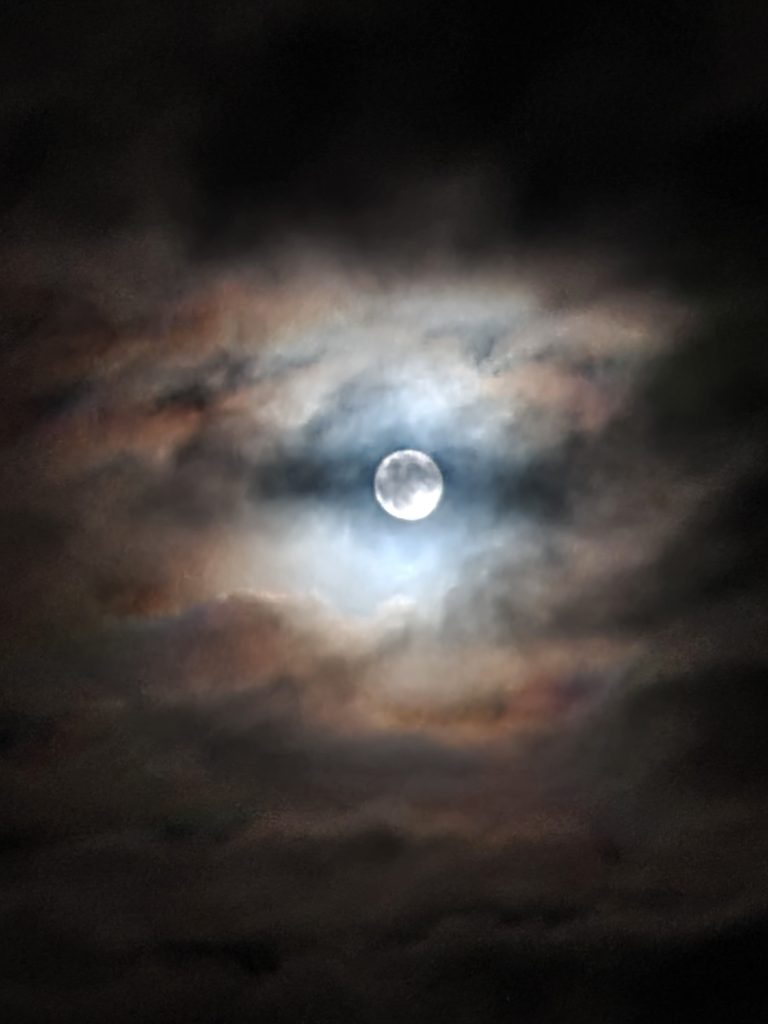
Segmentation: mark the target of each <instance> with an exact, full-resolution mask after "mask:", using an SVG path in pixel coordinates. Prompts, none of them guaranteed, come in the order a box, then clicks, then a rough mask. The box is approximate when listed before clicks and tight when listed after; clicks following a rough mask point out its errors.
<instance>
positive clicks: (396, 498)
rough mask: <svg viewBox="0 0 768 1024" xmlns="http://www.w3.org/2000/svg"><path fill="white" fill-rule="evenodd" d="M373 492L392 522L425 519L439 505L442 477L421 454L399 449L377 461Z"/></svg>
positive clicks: (423, 453)
mask: <svg viewBox="0 0 768 1024" xmlns="http://www.w3.org/2000/svg"><path fill="white" fill-rule="evenodd" d="M373 491H374V494H375V495H376V500H377V501H378V503H379V504H380V505H381V507H382V508H383V509H384V511H385V512H388V513H389V514H390V515H391V516H394V517H395V519H409V520H411V521H413V520H416V519H425V518H426V517H427V516H428V515H431V514H432V512H434V511H435V509H436V508H437V506H438V505H439V504H440V499H441V498H442V496H443V474H442V473H441V472H440V470H439V469H438V466H437V463H436V462H435V461H434V459H431V458H430V457H429V456H428V455H427V454H426V453H425V452H419V451H416V450H415V449H413V448H403V449H402V450H401V451H397V452H392V453H391V454H390V455H387V456H386V458H384V459H382V460H381V462H380V463H379V466H378V468H377V470H376V475H375V476H374V478H373Z"/></svg>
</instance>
